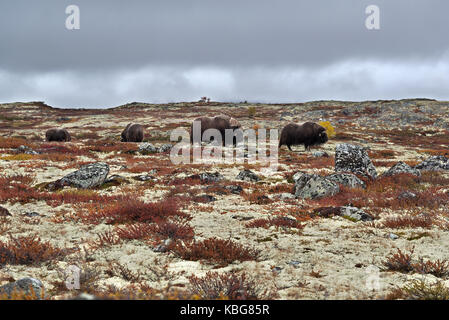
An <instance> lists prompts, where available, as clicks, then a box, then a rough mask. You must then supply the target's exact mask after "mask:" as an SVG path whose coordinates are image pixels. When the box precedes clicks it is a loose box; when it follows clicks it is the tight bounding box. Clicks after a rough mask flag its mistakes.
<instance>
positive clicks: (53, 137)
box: [45, 128, 72, 142]
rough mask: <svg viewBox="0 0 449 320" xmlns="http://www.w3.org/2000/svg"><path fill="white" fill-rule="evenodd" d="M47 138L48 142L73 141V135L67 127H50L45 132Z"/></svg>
mask: <svg viewBox="0 0 449 320" xmlns="http://www.w3.org/2000/svg"><path fill="white" fill-rule="evenodd" d="M45 140H47V141H48V142H50V141H59V142H62V141H71V140H72V137H71V136H70V133H69V132H68V131H67V130H66V129H62V128H54V129H49V130H47V132H45Z"/></svg>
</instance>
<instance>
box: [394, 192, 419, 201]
mask: <svg viewBox="0 0 449 320" xmlns="http://www.w3.org/2000/svg"><path fill="white" fill-rule="evenodd" d="M416 197H417V195H416V193H413V192H411V191H404V192H401V193H400V194H399V196H398V199H399V200H402V199H415V198H416Z"/></svg>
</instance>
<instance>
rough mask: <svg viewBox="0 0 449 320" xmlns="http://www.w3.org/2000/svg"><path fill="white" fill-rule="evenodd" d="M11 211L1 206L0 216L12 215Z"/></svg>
mask: <svg viewBox="0 0 449 320" xmlns="http://www.w3.org/2000/svg"><path fill="white" fill-rule="evenodd" d="M10 216H11V213H9V211H8V209H6V208H4V207H1V206H0V217H10Z"/></svg>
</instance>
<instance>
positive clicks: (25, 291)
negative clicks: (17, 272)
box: [0, 278, 44, 299]
mask: <svg viewBox="0 0 449 320" xmlns="http://www.w3.org/2000/svg"><path fill="white" fill-rule="evenodd" d="M43 289H44V285H43V284H42V282H41V281H40V280H38V279H34V278H22V279H19V280H17V281H14V282H11V283H7V284H5V285H3V286H1V287H0V296H2V295H6V296H7V297H8V299H11V298H12V297H14V296H16V295H25V296H32V295H33V296H35V297H36V298H37V299H42V298H44V297H43Z"/></svg>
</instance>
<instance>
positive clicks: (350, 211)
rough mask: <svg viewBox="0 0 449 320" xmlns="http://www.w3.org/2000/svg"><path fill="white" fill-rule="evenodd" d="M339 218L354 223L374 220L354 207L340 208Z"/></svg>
mask: <svg viewBox="0 0 449 320" xmlns="http://www.w3.org/2000/svg"><path fill="white" fill-rule="evenodd" d="M340 216H342V217H343V218H348V219H350V220H354V221H373V220H374V219H373V217H371V216H370V215H369V214H368V213H366V212H365V211H363V210H361V209H359V208H355V207H340Z"/></svg>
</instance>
